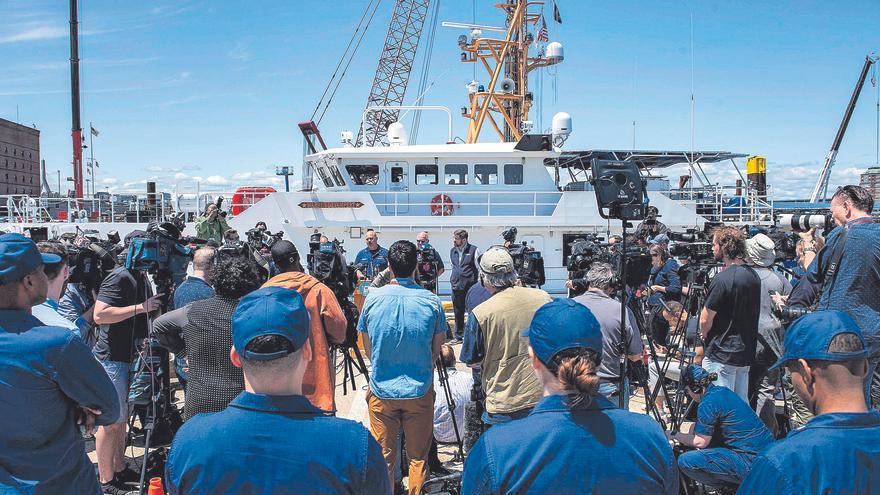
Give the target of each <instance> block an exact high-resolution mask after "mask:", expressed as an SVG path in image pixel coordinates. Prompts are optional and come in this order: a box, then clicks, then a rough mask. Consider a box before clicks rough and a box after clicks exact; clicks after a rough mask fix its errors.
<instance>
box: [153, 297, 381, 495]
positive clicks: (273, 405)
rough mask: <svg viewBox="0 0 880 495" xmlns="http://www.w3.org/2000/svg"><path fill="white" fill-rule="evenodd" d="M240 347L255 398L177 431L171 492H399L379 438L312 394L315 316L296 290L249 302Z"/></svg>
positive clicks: (247, 396) (240, 324)
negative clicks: (316, 402) (308, 389)
mask: <svg viewBox="0 0 880 495" xmlns="http://www.w3.org/2000/svg"><path fill="white" fill-rule="evenodd" d="M232 340H233V347H232V350H231V351H230V356H229V357H230V359H231V360H232V363H233V364H234V365H235V366H239V367H241V369H242V371H243V372H244V377H245V391H244V392H242V393H241V394H240V395H239V396H238V397H237V398H236V399H235V400H234V401H232V402H231V403H230V404H229V407H227V408H226V409H225V410H223V411H221V412H218V413H209V414H199V415H196V416H195V417H193V418H192V419H190V420H189V421H187V422H186V423H185V424H184V425H183V427H182V428H181V429H180V431H179V432H178V433H177V438H175V439H174V443H173V445H172V446H171V453H170V455H169V457H168V463H167V464H166V466H165V482H166V483H167V488H168V492H169V493H170V494H172V495H177V494H209V493H211V494H213V493H229V494H231V493H273V494H304V493H315V494H318V493H320V494H341V493H347V494H360V493H377V494H387V493H389V492H390V487H389V485H388V476H387V472H386V470H385V466H384V463H383V462H382V453H381V451H380V450H379V445H377V444H376V441H375V440H373V439H372V438H371V437H370V434H369V432H368V431H367V430H365V429H364V428H363V426H361V425H360V424H358V423H356V422H354V421H349V420H345V419H340V418H336V417H334V416H333V415H331V414H328V413H326V412H324V411H321V410H320V409H318V408H316V407H315V406H313V405H312V404H311V403H309V401H308V399H306V398H305V396H303V395H302V380H303V374H304V373H305V370H306V365H307V364H308V362H309V360H310V359H311V357H312V349H311V345H310V344H309V313H308V310H307V309H306V307H305V303H304V302H303V299H302V297H301V296H300V295H299V294H298V293H297V292H296V291H295V290H292V289H285V288H282V287H267V288H265V289H259V290H257V291H254V292H252V293H250V294H248V295H247V296H245V297H243V298H242V299H241V301H240V302H239V304H238V306H237V307H236V309H235V313H234V315H233V320H232Z"/></svg>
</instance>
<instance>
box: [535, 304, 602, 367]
mask: <svg viewBox="0 0 880 495" xmlns="http://www.w3.org/2000/svg"><path fill="white" fill-rule="evenodd" d="M523 337H528V338H529V345H531V346H532V350H533V351H535V356H537V357H538V359H540V360H541V362H542V363H544V364H547V363H549V362H550V361H551V360H552V359H553V356H555V355H556V354H557V353H558V352H559V351H564V350H566V349H573V348H576V347H585V348H587V349H590V350H592V351H594V352H595V353H596V355H597V358H598V360H599V361H601V359H602V329H601V327H600V326H599V321H598V320H596V317H595V316H593V312H592V311H590V310H589V309H587V307H586V306H584V305H583V304H581V303H579V302H576V301H574V300H573V299H568V298H559V299H554V300H552V301H550V302H548V303H547V304H545V305H543V306H541V307H540V308H538V311H536V312H535V316H534V317H533V318H532V323H531V325H529V327H528V328H526V329H525V331H524V332H523Z"/></svg>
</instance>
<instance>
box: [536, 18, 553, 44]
mask: <svg viewBox="0 0 880 495" xmlns="http://www.w3.org/2000/svg"><path fill="white" fill-rule="evenodd" d="M538 41H550V35H549V34H548V33H547V23H546V22H544V16H543V15H542V16H541V29H539V30H538Z"/></svg>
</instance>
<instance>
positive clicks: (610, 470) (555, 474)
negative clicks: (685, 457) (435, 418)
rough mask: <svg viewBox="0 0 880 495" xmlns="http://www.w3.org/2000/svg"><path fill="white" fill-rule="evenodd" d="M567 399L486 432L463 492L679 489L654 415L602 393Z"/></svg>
mask: <svg viewBox="0 0 880 495" xmlns="http://www.w3.org/2000/svg"><path fill="white" fill-rule="evenodd" d="M565 400H566V398H565V397H564V396H560V395H551V396H547V397H544V398H543V399H542V400H541V402H539V403H538V405H536V406H535V408H534V410H532V413H531V414H529V415H528V416H527V417H525V418H523V419H519V420H515V421H512V422H509V423H505V424H500V425H495V426H493V427H492V428H490V429H489V430H488V431H486V432H485V433H483V435H482V436H480V440H479V441H478V442H477V444H476V445H475V446H474V448H473V449H472V450H471V452H470V453H469V454H468V457H467V461H466V462H465V466H464V474H463V475H462V491H461V493H467V494H469V495H470V494H484V493H498V494H500V493H535V494H539V493H540V494H545V493H553V494H581V493H592V494H602V493H608V494H613V495H622V494H637V493H645V494H648V493H650V494H663V493H665V494H677V493H678V470H677V468H676V466H675V461H674V459H673V456H672V449H670V448H669V443H668V442H667V440H666V437H665V436H664V435H663V431H662V430H661V429H660V426H659V425H658V424H657V423H656V422H655V421H653V420H652V419H651V418H650V417H649V416H646V415H644V414H635V413H631V412H629V411H624V410H622V409H618V408H617V406H615V405H614V404H612V403H611V402H610V401H609V400H608V399H606V398H604V397H602V396H597V397H595V398H594V399H593V401H592V402H591V403H590V404H589V405H587V406H584V407H579V408H576V409H571V408H570V407H569V406H568V405H566V403H565Z"/></svg>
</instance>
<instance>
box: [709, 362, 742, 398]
mask: <svg viewBox="0 0 880 495" xmlns="http://www.w3.org/2000/svg"><path fill="white" fill-rule="evenodd" d="M703 369H705V370H706V371H708V372H709V373H718V380H717V381H716V382H715V385H720V386H722V387H727V388H729V389H730V390H733V391H734V392H735V393H736V395H738V396H740V398H741V399H742V400H743V401H745V402H746V403H748V402H749V367H748V366H733V365H730V364H722V363H718V362H715V361H712V358H709V357H707V358H705V359H703Z"/></svg>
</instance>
